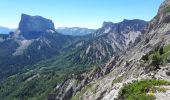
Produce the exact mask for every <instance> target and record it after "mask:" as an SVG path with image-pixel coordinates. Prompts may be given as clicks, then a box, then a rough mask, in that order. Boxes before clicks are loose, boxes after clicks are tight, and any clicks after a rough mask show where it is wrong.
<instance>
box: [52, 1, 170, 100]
mask: <svg viewBox="0 0 170 100" xmlns="http://www.w3.org/2000/svg"><path fill="white" fill-rule="evenodd" d="M169 6H170V1H169V0H165V2H164V3H163V4H162V5H161V6H160V9H159V11H158V14H157V15H156V17H154V18H153V19H152V20H151V21H150V22H149V25H148V27H147V29H146V30H145V33H144V36H143V37H142V39H141V41H140V42H139V43H138V44H137V45H136V46H134V47H132V48H130V49H129V50H128V51H126V52H124V53H123V54H120V55H119V56H118V57H116V58H115V57H113V58H111V60H110V61H108V62H107V63H106V64H105V65H103V67H102V68H99V69H98V70H95V71H91V72H87V73H83V74H82V75H79V76H83V75H84V76H85V77H83V78H80V79H79V78H78V79H77V77H78V76H76V77H74V78H72V79H70V80H68V81H66V82H65V83H63V84H61V85H60V86H57V89H58V92H57V94H55V95H56V98H53V99H56V100H62V99H64V100H67V99H69V98H71V99H72V100H114V99H115V98H118V99H120V97H118V94H119V91H120V90H121V88H122V87H123V85H124V84H128V83H132V82H134V81H137V80H138V81H140V80H142V79H161V80H167V81H169V74H168V73H169V64H168V63H169V60H168V59H169V56H170V55H169V53H168V52H169V48H168V47H169V44H170V35H169V32H170V28H169V25H170V19H169V18H170V17H169V15H170V10H169V9H170V7H169ZM161 47H163V48H164V50H165V51H164V53H165V54H163V56H161V55H160V56H161V57H160V58H161V59H162V60H163V62H162V63H164V64H160V63H159V64H158V65H155V64H153V63H150V62H153V61H154V60H153V58H149V62H147V61H145V60H143V57H144V56H145V55H149V56H151V55H153V54H154V53H156V52H158V51H159V50H160V48H161ZM165 55H166V56H165ZM157 56H158V55H157ZM164 57H165V58H164ZM164 61H165V62H166V63H165V62H164ZM158 62H159V60H158ZM157 66H159V67H160V68H158V67H157ZM164 66H167V67H164ZM104 69H108V70H109V71H107V72H109V73H106V72H105V70H104ZM76 80H77V81H78V82H77V81H76ZM61 90H62V91H61ZM61 93H62V94H61ZM161 95H162V94H161ZM159 96H160V95H159V94H156V97H158V98H157V99H159V98H160V97H159ZM163 96H164V95H163ZM163 96H162V97H163ZM54 97H55V96H54ZM167 98H168V97H167ZM164 99H166V98H164ZM166 100H168V99H166Z"/></svg>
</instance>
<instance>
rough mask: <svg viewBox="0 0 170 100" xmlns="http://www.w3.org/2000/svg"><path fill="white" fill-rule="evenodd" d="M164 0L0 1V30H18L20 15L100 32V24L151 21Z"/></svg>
mask: <svg viewBox="0 0 170 100" xmlns="http://www.w3.org/2000/svg"><path fill="white" fill-rule="evenodd" d="M163 1H164V0H0V26H6V27H10V28H17V27H18V23H19V21H20V16H21V13H25V14H29V15H40V16H43V17H45V18H48V19H52V20H53V22H54V23H55V27H63V26H65V27H77V26H79V27H87V28H99V27H101V25H102V23H103V21H112V22H115V23H116V22H120V21H122V20H123V19H143V20H146V21H149V20H151V19H152V18H153V17H154V16H155V15H156V13H157V10H158V7H159V5H160V4H161V3H162V2H163Z"/></svg>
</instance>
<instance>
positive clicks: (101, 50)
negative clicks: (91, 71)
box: [71, 20, 147, 64]
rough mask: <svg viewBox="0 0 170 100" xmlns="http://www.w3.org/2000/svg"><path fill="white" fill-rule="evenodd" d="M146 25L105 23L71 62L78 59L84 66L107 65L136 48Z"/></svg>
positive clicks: (131, 21)
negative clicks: (124, 52)
mask: <svg viewBox="0 0 170 100" xmlns="http://www.w3.org/2000/svg"><path fill="white" fill-rule="evenodd" d="M146 25H147V22H145V21H143V20H124V21H122V22H120V23H112V22H104V23H103V26H102V27H101V28H100V29H98V30H97V31H96V32H94V33H93V34H92V35H93V39H92V40H91V41H89V42H88V43H87V44H86V45H84V46H83V48H82V49H80V50H79V52H76V54H75V57H72V59H71V60H73V61H75V60H76V59H77V58H78V59H79V61H78V62H81V63H82V64H84V63H88V64H94V63H98V64H100V63H105V62H106V61H107V60H109V59H111V57H114V56H117V55H119V54H121V53H122V52H123V51H124V50H126V49H129V48H131V47H133V46H135V45H136V44H137V43H138V42H139V41H140V38H141V37H142V35H143V33H142V32H143V31H144V30H145V27H146ZM82 58H83V59H82Z"/></svg>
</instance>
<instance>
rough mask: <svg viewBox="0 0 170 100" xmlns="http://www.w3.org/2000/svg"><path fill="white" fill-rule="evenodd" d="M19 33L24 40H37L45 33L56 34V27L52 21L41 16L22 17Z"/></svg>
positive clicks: (24, 15) (23, 15)
mask: <svg viewBox="0 0 170 100" xmlns="http://www.w3.org/2000/svg"><path fill="white" fill-rule="evenodd" d="M18 29H19V31H20V32H21V34H22V35H23V36H24V38H28V39H29V38H37V37H38V36H40V35H41V34H42V33H44V32H54V31H55V26H54V23H53V22H52V20H50V19H46V18H43V17H41V16H30V15H26V14H22V15H21V21H20V23H19V28H18Z"/></svg>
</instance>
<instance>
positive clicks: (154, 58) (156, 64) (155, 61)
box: [151, 55, 161, 70]
mask: <svg viewBox="0 0 170 100" xmlns="http://www.w3.org/2000/svg"><path fill="white" fill-rule="evenodd" d="M160 62H161V61H160V59H159V58H158V57H157V56H156V55H153V56H152V62H151V65H152V66H154V68H155V70H156V69H160V67H159V65H160Z"/></svg>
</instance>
